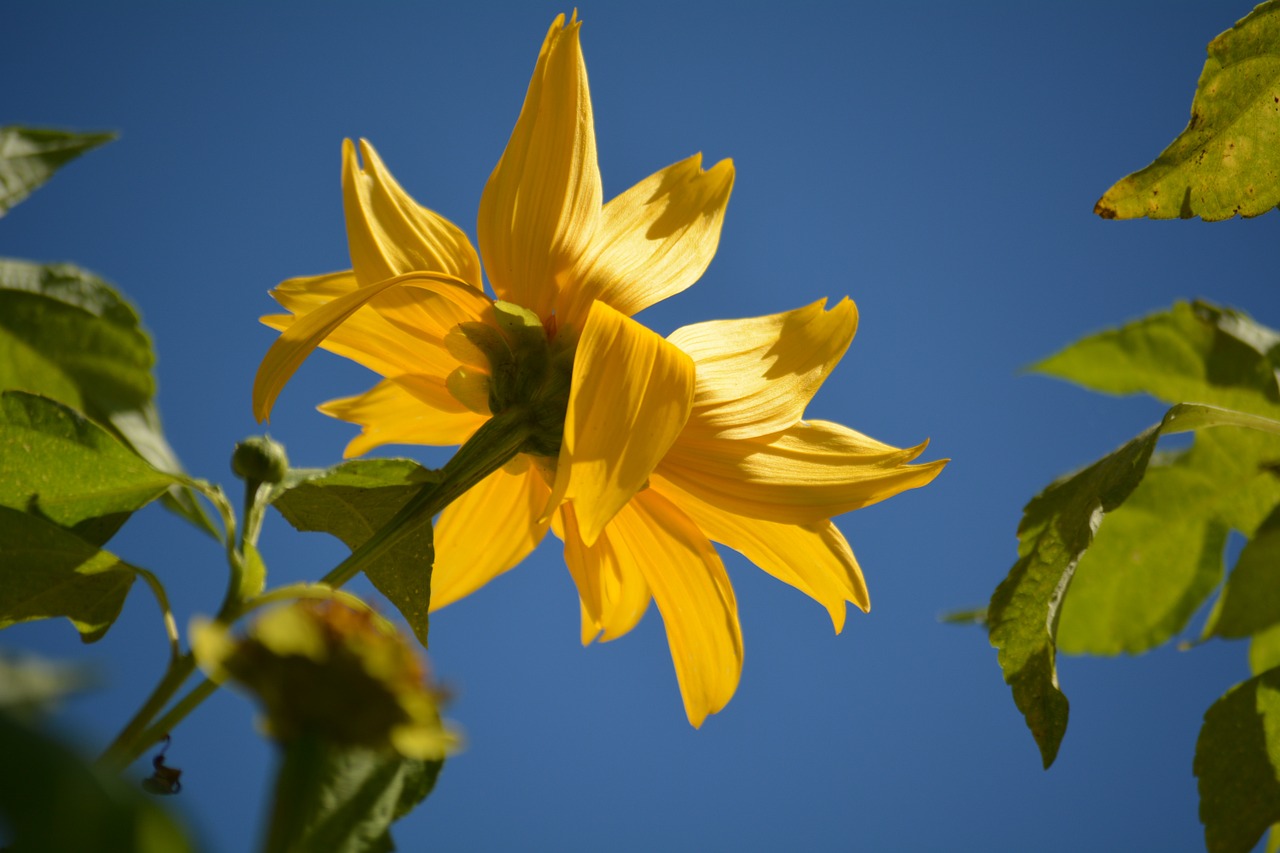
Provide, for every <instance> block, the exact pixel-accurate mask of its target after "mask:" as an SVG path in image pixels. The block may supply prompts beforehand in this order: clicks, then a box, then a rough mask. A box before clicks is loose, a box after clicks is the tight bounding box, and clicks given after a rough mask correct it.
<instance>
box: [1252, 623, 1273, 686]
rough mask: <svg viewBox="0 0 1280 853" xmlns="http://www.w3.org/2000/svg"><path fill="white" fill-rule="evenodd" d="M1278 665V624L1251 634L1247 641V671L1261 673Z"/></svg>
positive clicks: (1255, 673)
mask: <svg viewBox="0 0 1280 853" xmlns="http://www.w3.org/2000/svg"><path fill="white" fill-rule="evenodd" d="M1276 666H1280V625H1273V626H1272V627H1270V628H1268V629H1267V630H1265V631H1260V632H1258V633H1257V634H1254V635H1253V640H1252V641H1251V642H1250V643H1249V671H1250V672H1252V673H1253V674H1254V675H1261V674H1262V673H1264V672H1266V671H1267V670H1269V669H1271V668H1272V667H1276Z"/></svg>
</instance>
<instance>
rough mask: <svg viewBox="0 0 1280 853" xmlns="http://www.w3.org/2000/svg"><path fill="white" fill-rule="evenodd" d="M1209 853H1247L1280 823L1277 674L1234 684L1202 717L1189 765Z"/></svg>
mask: <svg viewBox="0 0 1280 853" xmlns="http://www.w3.org/2000/svg"><path fill="white" fill-rule="evenodd" d="M1193 767H1194V770H1195V774H1196V777H1197V778H1198V779H1199V786H1200V822H1201V823H1203V824H1204V837H1205V846H1206V847H1207V848H1208V849H1209V851H1210V853H1236V851H1239V853H1247V851H1249V850H1252V849H1253V847H1254V845H1256V844H1257V843H1258V840H1259V839H1260V838H1261V837H1262V833H1263V832H1265V831H1266V830H1267V829H1268V828H1269V827H1270V826H1271V825H1272V824H1274V823H1276V822H1277V821H1280V778H1278V774H1277V768H1280V669H1270V670H1267V671H1266V672H1264V673H1262V674H1261V675H1256V676H1254V677H1253V678H1251V679H1249V680H1248V681H1245V682H1243V683H1241V684H1237V685H1236V686H1235V687H1233V688H1231V689H1230V690H1228V691H1227V692H1226V694H1225V695H1224V696H1223V697H1222V698H1221V699H1219V700H1218V701H1217V702H1214V703H1213V705H1212V706H1210V708H1209V710H1208V711H1206V712H1205V715H1204V726H1203V727H1202V728H1201V729H1200V737H1199V739H1198V740H1197V741H1196V757H1195V763H1194V765H1193Z"/></svg>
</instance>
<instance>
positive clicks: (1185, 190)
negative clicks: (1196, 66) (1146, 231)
mask: <svg viewBox="0 0 1280 853" xmlns="http://www.w3.org/2000/svg"><path fill="white" fill-rule="evenodd" d="M1278 119H1280V2H1276V0H1270V2H1267V3H1263V4H1261V5H1260V6H1258V7H1257V8H1255V9H1254V10H1253V12H1251V13H1250V14H1249V15H1248V16H1246V17H1245V18H1244V19H1242V20H1241V21H1239V22H1237V23H1236V25H1235V26H1234V27H1232V28H1231V29H1230V30H1227V31H1226V32H1224V33H1222V34H1221V35H1219V36H1218V37H1217V38H1215V39H1214V40H1213V41H1211V42H1210V43H1209V57H1208V59H1207V60H1205V63H1204V69H1203V70H1202V71H1201V72H1200V80H1199V81H1198V82H1197V84H1196V93H1195V96H1194V97H1193V98H1192V100H1191V120H1190V121H1189V122H1188V123H1187V127H1186V129H1185V130H1183V131H1182V133H1180V134H1179V135H1178V137H1177V138H1176V139H1174V140H1173V142H1172V143H1170V144H1169V147H1168V148H1166V149H1165V150H1164V151H1162V152H1161V153H1160V156H1159V157H1157V158H1156V160H1155V162H1154V163H1152V164H1151V165H1150V166H1147V167H1146V168H1145V169H1143V170H1142V171H1140V172H1135V173H1134V174H1132V175H1129V176H1128V177H1126V178H1124V179H1122V180H1121V181H1119V182H1118V183H1117V184H1116V185H1115V186H1113V187H1112V188H1111V189H1109V190H1107V192H1106V194H1105V195H1103V197H1102V198H1101V199H1099V200H1098V203H1097V205H1096V206H1095V207H1094V209H1093V211H1094V213H1096V214H1098V215H1099V216H1101V217H1103V218H1104V219H1133V218H1137V217H1142V216H1148V217H1151V218H1152V219H1172V218H1174V217H1180V218H1182V219H1189V218H1191V217H1193V216H1199V217H1200V218H1201V219H1204V220H1206V221H1213V220H1218V219H1227V218H1229V217H1232V216H1235V215H1236V214H1239V215H1241V216H1257V215H1258V214H1260V213H1266V212H1267V211H1268V210H1270V209H1271V208H1273V207H1275V206H1276V205H1277V204H1280V120H1278Z"/></svg>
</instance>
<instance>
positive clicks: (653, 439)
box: [254, 16, 944, 726]
mask: <svg viewBox="0 0 1280 853" xmlns="http://www.w3.org/2000/svg"><path fill="white" fill-rule="evenodd" d="M580 27H581V24H580V22H578V21H577V20H576V17H575V19H574V20H571V21H570V22H569V23H568V24H567V25H566V24H565V21H564V17H563V16H561V17H559V18H557V19H556V21H555V22H554V23H553V24H552V26H551V29H550V31H549V32H548V34H547V37H546V39H545V41H544V42H543V46H542V50H541V52H540V54H539V56H538V62H537V65H536V67H535V69H534V73H533V79H532V81H531V82H530V84H529V89H528V93H527V94H526V96H525V102H524V106H523V108H522V109H521V112H520V117H519V119H518V120H517V122H516V126H515V129H514V130H513V131H512V134H511V139H510V140H509V142H508V143H507V147H506V150H505V151H504V153H503V155H502V158H501V160H499V162H498V165H497V167H496V168H495V169H494V171H493V174H492V175H491V176H490V178H489V181H488V184H487V185H486V186H485V190H484V194H483V196H482V197H481V201H480V217H479V228H478V236H479V244H480V253H479V257H480V258H483V260H484V268H485V270H486V272H487V274H488V279H489V283H490V285H491V286H492V288H493V291H494V293H495V294H496V296H497V300H496V301H495V300H491V299H490V298H489V297H488V296H486V295H485V294H484V291H483V289H482V285H481V280H480V265H479V263H478V261H477V255H476V252H475V251H474V250H473V249H472V248H471V245H470V243H469V242H468V240H467V238H466V236H465V235H464V234H463V233H462V231H461V230H459V229H458V228H457V227H456V226H454V225H453V224H452V223H450V222H448V221H447V220H445V219H444V218H443V217H441V216H439V215H437V214H435V213H433V212H431V211H429V210H427V209H425V208H422V207H420V206H419V205H418V204H417V203H416V202H415V201H413V199H411V198H410V197H409V196H408V194H406V193H405V191H404V190H403V189H401V187H400V186H399V185H398V184H397V183H396V182H395V180H394V178H392V177H391V174H390V172H388V171H387V169H386V167H385V166H384V165H383V164H382V161H381V160H380V159H379V158H378V155H377V153H376V152H375V151H374V149H373V147H372V146H370V145H369V144H368V143H367V142H363V141H362V142H361V143H360V154H361V156H362V157H363V164H361V163H360V162H358V161H357V157H356V150H355V147H354V146H353V145H352V144H351V143H350V142H348V143H346V144H345V146H344V149H343V167H344V168H343V197H344V200H345V210H346V218H347V235H348V240H349V243H350V247H351V259H352V270H350V271H347V272H339V273H333V274H330V275H325V276H318V277H313V278H303V279H292V280H289V281H286V282H284V283H282V284H281V285H280V286H279V287H278V288H277V289H276V290H275V291H274V296H275V297H276V298H277V300H279V301H280V302H281V304H282V305H284V307H285V308H286V309H288V310H289V311H290V312H291V314H289V315H275V316H271V317H267V318H264V322H266V323H267V324H268V325H271V326H273V327H274V328H277V329H281V330H282V331H283V334H282V336H281V338H280V339H279V340H278V341H277V342H276V344H275V345H274V346H273V347H272V349H271V351H270V352H269V353H268V354H267V357H266V359H265V360H264V362H263V365H262V368H261V369H260V370H259V375H258V379H257V382H256V384H255V388H254V406H255V411H256V413H257V414H258V416H259V418H263V417H265V416H266V415H267V413H268V412H269V411H270V408H271V405H272V402H273V401H274V399H275V396H276V395H277V394H278V393H279V390H280V388H281V387H282V386H283V384H284V382H285V381H286V380H287V378H288V376H289V375H291V373H292V372H293V370H295V369H296V368H297V366H298V365H299V364H300V363H301V362H302V360H303V359H304V358H305V357H306V355H307V354H308V353H310V351H311V350H312V349H314V348H315V347H316V346H323V347H325V348H326V349H329V350H331V351H333V352H336V353H338V354H340V355H343V356H346V357H348V358H351V359H353V360H355V361H357V362H359V363H361V364H363V365H365V366H367V367H369V368H371V369H372V370H374V371H376V372H377V373H380V374H381V375H382V376H383V377H385V378H384V379H383V380H382V381H381V382H379V383H378V384H377V385H376V386H375V387H374V388H373V389H372V390H370V391H368V392H366V393H364V394H362V395H359V396H357V397H350V398H346V399H342V400H335V401H333V402H330V403H327V404H325V405H324V406H322V407H321V410H322V411H324V412H326V413H327V414H330V415H333V416H335V417H339V418H342V419H345V420H348V421H352V422H354V423H356V424H359V425H360V426H361V428H362V431H361V434H360V435H359V436H358V437H357V438H356V439H355V440H353V441H352V442H351V444H350V445H349V446H348V447H347V454H348V455H358V454H361V453H364V452H366V451H368V450H369V449H371V448H373V447H376V446H379V445H382V444H388V443H421V444H458V443H462V442H464V441H465V440H466V439H467V438H468V437H469V436H470V435H471V434H472V433H473V432H474V431H475V430H476V429H477V428H478V427H479V426H480V425H481V424H482V423H483V422H484V421H485V420H486V419H487V418H489V417H490V416H491V415H493V414H497V413H498V411H499V410H505V409H506V408H508V407H510V406H516V405H518V406H525V407H527V408H528V409H529V411H536V412H540V413H542V414H541V415H540V416H541V417H542V423H544V425H547V424H549V425H550V427H549V430H544V433H543V435H542V436H541V438H540V439H539V440H538V441H537V442H534V441H531V442H530V443H529V444H526V445H525V447H524V450H525V452H524V453H521V454H520V455H519V456H517V457H516V458H515V459H513V460H512V461H511V462H510V463H508V464H507V465H505V466H504V467H503V468H501V469H500V470H497V471H495V472H494V473H493V474H491V475H489V476H488V477H487V478H486V479H484V480H483V481H482V482H480V483H479V484H478V485H476V486H475V487H474V488H472V489H471V490H470V491H468V492H467V493H466V494H465V495H464V496H463V497H462V498H460V499H459V500H457V501H456V502H454V503H453V504H452V505H450V506H449V507H448V509H446V510H445V511H444V513H443V514H442V515H441V518H440V521H439V525H438V528H437V531H436V565H435V569H434V574H433V579H432V592H431V596H432V601H431V605H432V608H433V609H434V608H439V607H443V606H445V605H447V604H449V603H450V602H453V601H456V600H458V599H459V598H462V597H463V596H465V595H468V594H470V593H472V592H474V591H475V590H477V589H479V588H480V587H481V586H483V585H484V584H485V583H487V582H488V581H490V580H492V579H493V578H494V577H495V576H497V575H499V574H501V573H503V572H505V571H507V570H509V569H511V568H513V567H514V566H515V565H516V564H517V563H519V562H520V560H521V559H523V558H524V557H525V556H526V555H527V554H528V553H529V552H530V551H532V550H533V548H534V546H536V545H537V543H538V542H539V541H540V540H541V539H542V538H543V536H544V535H545V534H546V532H547V530H548V529H549V528H550V529H552V530H554V532H555V533H556V535H557V536H559V537H560V538H561V539H562V540H563V541H564V553H565V561H566V563H567V564H568V568H569V572H570V574H571V575H572V576H573V579H574V582H575V584H576V585H577V588H578V593H579V597H580V599H581V604H582V640H583V642H584V644H585V643H589V642H590V641H591V640H592V639H595V638H597V637H598V638H600V639H602V640H611V639H614V638H616V637H619V636H621V635H623V634H625V633H627V631H629V630H630V629H631V628H632V627H633V626H634V625H635V624H636V623H637V622H638V621H639V619H640V617H641V616H642V615H643V614H644V612H645V610H646V608H647V607H648V604H649V602H650V601H654V602H656V603H657V606H658V610H659V611H660V612H661V614H662V618H663V621H664V623H665V625H666V630H667V637H668V639H669V641H670V646H671V654H672V658H673V660H674V662H675V668H676V674H677V676H678V679H679V682H680V689H681V693H682V695H683V698H684V704H685V710H686V712H687V714H688V717H689V720H690V722H691V723H692V724H693V725H695V726H699V725H701V723H702V721H703V720H704V719H705V718H706V716H707V715H708V714H710V713H714V712H716V711H718V710H720V709H721V708H722V707H724V705H725V703H726V702H728V700H729V698H730V697H731V696H732V695H733V692H734V690H735V689H736V687H737V683H738V678H739V674H740V672H741V667H742V639H741V634H740V631H739V624H738V615H737V605H736V602H735V600H734V595H733V588H732V586H731V585H730V583H729V579H728V577H727V576H726V574H725V570H724V566H723V564H722V563H721V560H720V557H719V555H718V554H717V552H716V550H715V547H714V546H713V545H712V542H718V543H720V544H723V545H726V546H728V547H730V548H733V549H734V550H737V551H739V552H740V553H742V554H744V555H745V556H746V557H747V558H748V559H750V560H751V561H752V562H753V563H755V564H756V565H757V566H759V567H760V568H762V569H764V570H765V571H767V572H769V573H770V574H772V575H774V576H775V577H777V578H779V579H781V580H783V581H785V582H786V583H788V584H791V585H792V586H794V587H796V588H798V589H800V590H801V591H803V592H805V593H806V594H808V595H809V596H811V597H813V598H814V599H815V600H817V601H818V602H820V603H821V604H822V605H823V606H825V607H826V608H827V610H828V611H829V612H830V614H831V618H832V621H833V622H834V624H835V627H836V630H837V631H839V630H840V629H841V628H842V627H843V624H844V615H845V603H846V602H853V603H854V604H855V605H857V606H858V607H860V608H862V609H863V610H865V609H867V607H868V606H869V604H868V598H867V593H866V586H865V584H864V583H863V579H862V573H861V570H860V569H859V567H858V564H857V562H856V561H855V560H854V557H853V553H852V551H851V550H850V549H849V546H848V544H847V543H846V542H845V539H844V537H843V536H842V535H841V534H840V532H839V530H837V529H836V527H835V526H834V525H833V524H832V522H831V518H832V516H834V515H838V514H840V513H843V512H847V511H849V510H852V509H857V508H859V507H862V506H866V505H868V504H871V503H875V502H876V501H879V500H882V499H884V498H886V497H889V496H890V495H893V494H896V493H897V492H900V491H903V490H904V489H909V488H914V487H917V486H921V485H924V484H925V483H928V482H929V481H930V480H932V479H933V477H934V476H936V475H937V473H938V472H939V471H940V470H941V468H942V465H943V464H944V463H943V462H931V463H927V464H923V465H910V464H908V463H910V462H911V461H912V460H913V459H915V458H916V457H917V456H918V455H919V454H920V453H921V452H922V451H923V449H924V445H923V444H922V445H920V446H918V447H915V448H911V449H906V450H902V449H898V448H894V447H890V446H888V445H885V444H881V443H880V442H877V441H874V440H872V439H870V438H868V437H866V436H864V435H862V434H860V433H857V432H854V431H853V430H850V429H848V428H846V427H843V426H840V425H838V424H834V423H828V422H824V421H805V420H803V415H804V409H805V407H806V405H807V404H808V402H809V400H810V399H811V398H812V397H813V395H814V393H815V392H816V391H817V390H818V387H819V386H820V385H821V384H822V382H823V380H824V379H825V378H826V377H827V375H828V374H829V373H830V372H831V370H832V368H833V367H834V366H835V365H836V363H837V362H838V361H839V360H840V358H841V356H842V355H843V354H844V352H845V350H846V349H847V348H848V346H849V343H850V341H851V340H852V338H853V333H854V330H855V328H856V326H857V310H856V308H855V307H854V304H853V303H852V302H851V301H849V300H848V299H845V300H842V301H841V302H840V303H838V304H837V305H835V306H834V307H832V308H831V309H827V307H826V304H825V300H823V301H819V302H816V303H814V304H812V305H808V306H806V307H804V308H799V309H797V310H794V311H789V312H785V313H782V314H776V315H772V316H767V317H758V318H752V319H745V320H718V321H714V322H708V323H700V324H697V325H693V326H686V327H684V328H682V329H679V330H677V331H676V332H675V333H673V334H672V335H671V336H669V337H668V338H665V339H664V338H662V337H661V336H659V335H657V334H656V333H654V332H652V331H650V330H649V329H647V328H645V327H644V326H643V325H641V324H640V323H638V322H636V321H635V320H633V319H632V315H633V314H635V313H636V312H638V311H640V310H641V309H643V308H646V307H648V306H650V305H653V304H655V303H657V302H659V301H661V300H663V299H665V298H667V297H668V296H672V295H674V294H677V293H679V292H680V291H682V290H684V289H685V288H687V287H689V286H690V285H691V284H693V283H694V282H695V281H696V280H697V279H698V278H699V277H700V276H701V275H702V273H703V271H704V270H705V269H706V268H707V265H708V264H709V263H710V261H711V258H712V256H713V255H714V254H715V249H716V245H717V243H718V241H719V236H720V228H721V223H722V222H723V220H724V211H725V208H726V206H727V204H728V200H729V194H730V191H731V189H732V186H733V174H734V173H733V164H732V163H731V162H730V161H728V160H724V161H721V162H719V163H717V164H716V165H714V166H712V167H711V168H710V169H706V170H704V169H703V168H702V165H701V156H700V155H695V156H693V157H690V158H688V159H686V160H683V161H680V162H678V163H675V164H673V165H671V166H668V167H667V168H665V169H662V170H661V171H659V172H657V173H655V174H654V175H652V176H650V177H649V178H646V179H645V180H643V181H641V182H640V183H638V184H637V185H635V186H634V187H632V188H631V189H629V190H627V191H626V192H624V193H622V194H621V195H619V196H618V197H616V198H614V199H613V200H611V201H609V202H608V203H607V204H602V192H601V186H600V174H599V168H598V166H597V163H596V153H595V132H594V127H593V123H592V115H591V100H590V96H589V92H588V88H587V76H586V69H585V66H584V63H583V59H582V52H581V48H580V45H579V31H580ZM521 377H523V378H521ZM495 519H502V522H501V523H500V524H495V521H494V520H495Z"/></svg>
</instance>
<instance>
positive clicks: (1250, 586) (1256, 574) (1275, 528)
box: [1205, 507, 1280, 637]
mask: <svg viewBox="0 0 1280 853" xmlns="http://www.w3.org/2000/svg"><path fill="white" fill-rule="evenodd" d="M1277 623H1280V507H1277V508H1276V511H1275V512H1273V513H1272V514H1271V515H1270V516H1268V517H1267V520H1266V521H1264V522H1263V523H1262V525H1261V526H1260V527H1259V528H1258V530H1257V531H1256V532H1255V533H1254V535H1253V537H1252V538H1251V539H1250V540H1249V541H1248V542H1247V543H1245V546H1244V549H1243V550H1242V551H1241V552H1240V557H1239V558H1238V559H1237V560H1236V565H1235V568H1233V569H1232V570H1231V577H1230V578H1228V579H1227V583H1226V585H1225V586H1224V587H1223V589H1222V596H1221V597H1220V598H1219V599H1218V602H1217V605H1216V606H1215V607H1214V610H1213V614H1212V615H1211V616H1210V619H1209V624H1208V625H1206V627H1205V636H1217V637H1248V636H1249V635H1251V634H1256V633H1258V632H1260V631H1264V630H1266V629H1268V628H1270V627H1272V626H1273V625H1276V624H1277Z"/></svg>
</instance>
